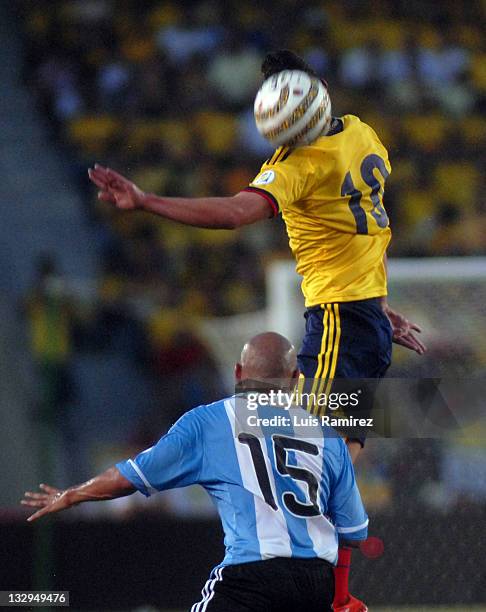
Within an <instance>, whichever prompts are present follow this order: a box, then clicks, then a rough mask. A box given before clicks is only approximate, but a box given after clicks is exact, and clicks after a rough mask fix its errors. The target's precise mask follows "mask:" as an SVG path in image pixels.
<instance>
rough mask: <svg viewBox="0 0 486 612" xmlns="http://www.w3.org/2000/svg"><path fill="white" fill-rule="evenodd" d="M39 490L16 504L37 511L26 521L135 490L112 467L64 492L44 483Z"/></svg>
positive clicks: (129, 493)
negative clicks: (82, 503)
mask: <svg viewBox="0 0 486 612" xmlns="http://www.w3.org/2000/svg"><path fill="white" fill-rule="evenodd" d="M39 488H40V489H41V493H35V492H32V491H26V492H25V496H24V499H23V500H22V501H21V502H20V503H21V504H22V505H23V506H29V507H31V508H39V510H37V512H35V513H34V514H32V515H31V516H29V518H28V519H27V520H28V521H29V522H32V521H35V520H37V519H39V518H41V517H42V516H44V515H46V514H52V513H54V512H60V511H61V510H67V509H68V508H71V507H72V506H76V505H77V504H80V503H81V502H86V501H103V500H107V499H115V498H117V497H125V496H126V495H131V494H132V493H134V492H135V491H136V488H135V487H134V486H133V484H132V483H131V482H130V481H129V480H128V479H127V478H125V477H124V476H123V475H122V474H121V473H120V471H119V470H118V469H117V468H116V467H112V468H109V469H108V470H106V471H105V472H103V473H102V474H100V475H99V476H96V477H95V478H91V479H90V480H88V481H86V482H84V483H83V484H80V485H77V486H75V487H69V489H65V490H64V491H63V490H61V489H56V488H55V487H51V486H49V485H46V484H41V485H39Z"/></svg>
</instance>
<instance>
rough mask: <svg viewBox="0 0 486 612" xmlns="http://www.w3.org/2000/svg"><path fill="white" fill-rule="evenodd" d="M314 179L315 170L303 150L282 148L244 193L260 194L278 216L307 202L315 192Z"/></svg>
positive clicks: (269, 160) (262, 168)
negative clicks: (290, 205) (298, 204)
mask: <svg viewBox="0 0 486 612" xmlns="http://www.w3.org/2000/svg"><path fill="white" fill-rule="evenodd" d="M313 176H314V171H313V169H312V166H311V164H310V163H309V161H308V160H307V159H306V157H305V156H304V155H303V153H302V151H301V150H299V149H298V148H297V149H295V150H291V149H289V148H288V147H280V148H279V149H277V150H276V151H275V153H274V155H273V156H272V157H271V158H270V159H268V160H267V161H266V162H265V163H264V164H263V166H262V167H261V169H260V172H259V173H258V174H257V176H256V177H255V178H254V179H253V181H252V182H251V183H250V184H249V186H248V187H247V188H246V189H245V190H244V191H251V192H256V193H259V194H260V195H261V196H262V197H264V198H266V199H267V200H268V202H269V204H270V205H271V206H272V208H273V210H274V213H275V214H278V212H280V211H281V210H283V209H285V208H286V207H287V206H288V205H289V204H292V203H293V202H298V201H299V200H301V199H303V198H305V196H306V195H307V193H308V192H309V191H310V189H311V188H312V184H313V180H312V179H313Z"/></svg>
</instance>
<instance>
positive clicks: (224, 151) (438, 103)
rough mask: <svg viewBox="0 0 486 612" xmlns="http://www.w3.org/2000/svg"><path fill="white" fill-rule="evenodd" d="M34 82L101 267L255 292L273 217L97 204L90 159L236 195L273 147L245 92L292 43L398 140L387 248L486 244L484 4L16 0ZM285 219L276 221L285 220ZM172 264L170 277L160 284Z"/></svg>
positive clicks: (253, 295) (222, 309) (208, 295)
mask: <svg viewBox="0 0 486 612" xmlns="http://www.w3.org/2000/svg"><path fill="white" fill-rule="evenodd" d="M20 4H21V5H22V12H23V23H24V32H25V39H26V56H25V73H24V79H25V82H26V83H27V84H28V85H29V87H30V88H31V89H32V91H33V92H34V93H35V96H36V99H37V102H38V104H39V107H40V108H42V109H43V111H44V112H45V116H46V117H47V118H48V119H49V121H50V125H51V126H52V130H53V134H54V135H55V137H56V138H57V139H58V140H59V141H60V142H61V143H62V144H63V145H64V146H65V147H66V149H67V151H68V152H69V154H70V155H71V158H72V163H73V170H75V171H76V172H77V176H78V179H79V184H80V187H81V188H82V189H84V190H85V200H86V214H87V218H88V219H89V221H90V222H92V223H93V224H94V225H95V226H96V227H97V229H98V231H99V233H100V235H101V237H102V240H103V244H104V247H105V248H104V268H105V274H106V275H107V276H110V277H112V278H113V277H117V278H120V277H123V280H124V281H128V280H130V281H132V282H136V283H144V284H145V285H150V283H151V282H152V281H154V282H155V281H156V284H157V285H158V288H159V290H160V291H164V290H165V291H167V292H168V293H169V294H170V295H171V299H172V300H174V302H176V303H177V305H178V307H182V308H186V309H187V310H188V311H190V312H195V313H198V312H204V313H211V314H215V315H224V314H232V313H235V312H242V311H249V310H255V309H258V308H259V307H261V306H262V295H263V290H262V289H263V284H262V282H263V273H262V270H263V264H264V262H265V260H267V259H268V258H270V257H275V256H277V257H278V256H280V255H282V254H285V255H286V256H288V249H287V244H286V236H285V233H284V231H275V226H276V224H278V223H279V222H278V221H274V222H269V223H267V224H263V225H262V227H261V228H258V229H256V228H251V230H250V231H246V232H237V233H234V232H208V231H199V230H193V229H188V228H183V227H178V226H176V225H174V224H170V223H163V222H160V221H154V220H153V219H150V218H149V217H146V216H143V215H139V216H136V217H135V216H129V217H128V216H124V215H120V214H114V212H113V211H112V210H110V209H109V208H107V207H103V206H99V205H97V204H96V202H95V201H94V194H93V192H92V191H91V189H90V187H89V185H88V181H87V179H86V174H85V171H86V167H87V165H88V164H91V163H93V162H94V161H96V160H98V161H100V162H104V163H106V164H110V165H112V166H114V167H115V168H117V169H119V170H120V171H122V172H125V173H127V174H128V175H129V176H130V177H131V178H132V179H133V180H135V181H136V182H138V183H139V184H140V185H141V187H142V188H143V189H145V190H148V191H153V192H157V193H160V194H165V195H186V196H203V195H221V194H225V195H228V194H232V193H235V192H237V191H238V190H240V189H241V188H243V187H245V185H246V184H247V183H248V181H249V180H251V178H252V177H253V176H254V175H255V174H256V173H257V172H258V170H259V167H260V164H261V162H262V161H263V160H264V159H265V158H266V156H267V154H268V153H269V148H268V145H267V144H266V143H265V142H264V141H263V140H262V139H261V138H260V137H259V135H258V133H257V132H256V129H255V127H254V121H253V114H252V102H253V98H254V95H255V92H256V90H257V88H258V86H259V83H260V82H261V76H260V72H259V67H260V63H261V60H262V58H263V56H264V54H265V52H266V51H268V50H271V49H275V48H279V47H289V48H291V49H293V50H295V51H297V52H298V53H300V54H302V55H303V56H304V57H305V58H306V59H307V60H308V61H309V63H310V64H311V65H312V66H313V67H314V68H315V69H316V70H317V71H318V72H319V73H320V74H321V75H323V76H324V77H325V78H326V79H327V81H328V82H329V85H330V92H331V96H332V100H333V107H334V112H335V114H338V115H340V114H344V113H354V114H357V115H359V116H360V117H362V118H363V119H364V120H367V121H368V122H370V123H371V125H372V126H373V127H374V128H375V129H376V131H377V132H378V134H379V135H380V137H381V138H382V140H383V141H384V142H385V144H386V145H387V147H388V148H389V150H390V157H391V162H392V167H393V174H392V176H391V178H390V180H389V182H388V188H387V193H386V196H385V203H386V206H387V208H388V210H389V216H390V217H391V220H392V227H393V231H394V241H393V244H392V247H391V251H390V253H391V255H396V256H408V255H419V256H422V255H423V256H427V255H464V254H480V253H485V252H486V231H485V230H486V225H485V224H486V221H485V219H486V215H485V212H486V211H485V206H486V202H485V200H484V191H485V190H484V179H483V182H482V181H481V173H480V170H481V168H480V164H481V160H482V159H484V144H485V141H486V122H485V121H484V119H483V117H482V115H484V110H485V106H486V68H485V66H486V61H485V60H486V49H485V42H484V36H483V33H482V32H481V29H480V23H481V19H482V18H484V5H483V4H481V3H466V4H464V3H461V5H460V6H459V5H458V4H457V3H455V2H452V1H450V2H440V3H435V2H417V1H413V0H412V1H409V2H404V1H394V2H391V1H389V0H374V1H370V2H367V3H362V2H358V1H355V0H348V1H347V2H338V1H328V2H319V1H316V0H313V1H309V2H306V3H305V4H303V3H301V2H298V1H295V0H284V1H282V2H280V3H269V2H266V1H263V2H259V3H241V2H236V1H228V2H224V3H223V2H217V1H216V0H198V1H186V2H184V1H181V2H171V1H167V2H165V1H154V0H152V1H147V2H144V3H142V4H141V3H139V2H135V1H130V0H123V1H119V2H113V1H110V0H85V1H79V0H57V1H53V2H50V3H49V4H48V5H46V4H45V3H43V4H42V5H40V4H39V3H36V2H32V1H28V0H27V1H24V2H22V3H20ZM279 229H280V230H281V228H279ZM161 279H163V286H162V285H161Z"/></svg>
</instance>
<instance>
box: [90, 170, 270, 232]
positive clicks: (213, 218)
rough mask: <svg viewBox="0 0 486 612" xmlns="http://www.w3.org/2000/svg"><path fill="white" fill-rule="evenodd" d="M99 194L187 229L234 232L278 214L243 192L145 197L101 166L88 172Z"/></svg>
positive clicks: (255, 196)
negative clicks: (177, 196) (220, 195)
mask: <svg viewBox="0 0 486 612" xmlns="http://www.w3.org/2000/svg"><path fill="white" fill-rule="evenodd" d="M88 174H89V177H90V179H91V181H92V182H93V183H94V184H95V185H96V186H97V187H98V189H99V190H100V191H99V193H98V198H99V199H100V200H102V201H105V202H111V203H112V204H115V206H117V208H120V209H121V210H145V211H147V212H151V213H154V214H156V215H159V216H160V217H164V218H166V219H172V220H173V221H178V222H179V223H183V224H185V225H192V226H195V227H206V228H212V229H235V228H237V227H241V226H243V225H249V224H250V223H255V222H256V221H261V220H263V219H268V218H269V217H271V216H273V215H274V214H275V213H276V211H275V210H273V209H272V207H271V206H270V204H269V202H268V201H267V199H266V198H264V197H263V196H261V195H259V194H258V193H254V192H248V191H242V192H240V193H238V194H236V195H235V196H230V197H217V198H166V197H159V196H157V195H154V194H151V193H145V192H144V191H142V190H141V189H140V188H139V187H137V185H135V183H132V181H130V180H128V179H127V178H125V177H124V176H122V175H121V174H119V173H118V172H115V171H114V170H111V169H110V168H104V167H103V166H100V165H98V164H96V165H95V167H94V168H90V169H89V170H88Z"/></svg>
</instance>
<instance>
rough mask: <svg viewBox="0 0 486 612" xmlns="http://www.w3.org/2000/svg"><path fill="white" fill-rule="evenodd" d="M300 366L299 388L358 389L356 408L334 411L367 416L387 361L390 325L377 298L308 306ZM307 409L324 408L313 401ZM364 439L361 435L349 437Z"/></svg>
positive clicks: (317, 410) (321, 410) (325, 391)
mask: <svg viewBox="0 0 486 612" xmlns="http://www.w3.org/2000/svg"><path fill="white" fill-rule="evenodd" d="M304 316H305V319H306V326H305V336H304V340H303V342H302V348H301V350H300V352H299V368H300V371H301V373H302V375H303V377H305V382H303V381H301V389H302V390H303V391H305V392H307V393H309V392H312V391H313V392H314V394H317V395H319V393H320V394H327V395H329V394H330V393H348V394H349V393H352V392H353V390H356V389H360V394H361V395H360V400H359V404H358V407H357V408H356V407H353V408H352V409H351V407H349V408H342V409H339V412H340V413H344V414H345V415H346V414H347V413H348V412H350V413H352V415H353V416H356V417H359V418H361V417H363V418H366V417H367V416H369V414H370V412H371V410H372V408H373V396H374V392H375V389H376V384H377V383H376V382H374V381H377V380H378V379H380V378H383V376H385V373H386V371H387V370H388V368H389V366H390V363H391V355H392V329H391V325H390V322H389V320H388V318H387V317H386V315H385V314H384V313H383V310H382V308H381V305H380V300H379V298H372V299H368V300H360V301H356V302H341V303H332V304H321V305H320V306H314V307H312V308H308V309H307V311H306V313H305V315H304ZM307 407H308V410H309V411H310V412H312V413H313V414H316V415H322V414H324V413H325V412H326V411H327V412H329V410H328V409H327V407H326V406H322V405H317V404H316V403H315V402H314V403H310V404H308V406H307ZM353 437H356V438H358V439H359V440H360V441H361V443H363V442H364V436H361V435H360V436H353Z"/></svg>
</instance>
